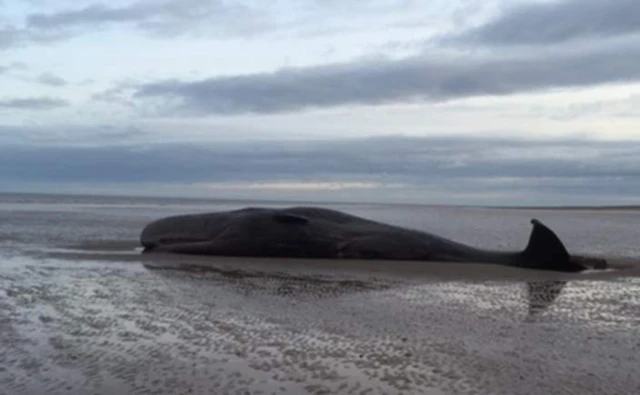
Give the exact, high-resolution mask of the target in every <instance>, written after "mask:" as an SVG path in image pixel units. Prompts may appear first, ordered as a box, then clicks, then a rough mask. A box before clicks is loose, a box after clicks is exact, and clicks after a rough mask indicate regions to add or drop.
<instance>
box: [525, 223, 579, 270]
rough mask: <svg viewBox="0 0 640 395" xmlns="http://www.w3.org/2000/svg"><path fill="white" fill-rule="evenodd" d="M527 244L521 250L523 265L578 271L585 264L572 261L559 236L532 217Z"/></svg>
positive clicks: (535, 267)
mask: <svg viewBox="0 0 640 395" xmlns="http://www.w3.org/2000/svg"><path fill="white" fill-rule="evenodd" d="M531 223H532V224H533V230H532V231H531V236H530V237H529V244H528V245H527V248H526V249H525V250H524V251H523V252H522V258H523V260H524V265H525V266H526V267H529V268H532V269H540V270H555V271H561V272H579V271H582V270H584V269H586V267H585V266H583V265H581V264H579V263H577V262H574V261H573V260H572V259H571V256H570V255H569V253H568V252H567V249H566V248H565V247H564V244H562V241H560V238H558V236H557V235H556V234H555V233H554V232H553V231H552V230H551V229H549V228H548V227H546V226H545V225H544V224H543V223H542V222H540V221H538V220H537V219H535V218H534V219H532V220H531Z"/></svg>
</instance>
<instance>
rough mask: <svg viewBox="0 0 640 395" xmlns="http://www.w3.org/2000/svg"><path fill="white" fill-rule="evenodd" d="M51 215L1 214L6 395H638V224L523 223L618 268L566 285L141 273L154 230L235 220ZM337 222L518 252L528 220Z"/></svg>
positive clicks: (177, 261) (61, 210) (267, 266)
mask: <svg viewBox="0 0 640 395" xmlns="http://www.w3.org/2000/svg"><path fill="white" fill-rule="evenodd" d="M43 199H44V197H38V196H35V197H34V196H26V197H23V198H22V200H19V199H17V198H16V197H15V196H12V197H11V198H6V197H5V198H4V201H2V199H0V202H2V203H0V334H1V341H2V344H1V348H0V394H7V395H13V394H16V395H18V394H112V393H123V394H227V393H229V394H235V393H238V394H241V393H251V394H271V393H293V394H304V393H312V394H322V393H327V394H328V393H339V394H342V393H344V394H361V393H362V394H376V393H380V394H400V393H403V394H452V393H454V394H455V393H458V394H487V393H491V394H540V393H567V394H573V393H575V394H579V393H580V394H628V393H636V392H638V390H640V378H638V376H637V374H636V369H637V366H639V365H640V329H639V328H640V296H639V295H640V278H639V277H638V268H637V266H636V264H635V262H636V258H637V257H638V256H640V254H638V251H637V250H635V249H636V248H638V247H637V245H636V244H634V243H631V240H632V239H635V240H638V238H637V237H638V236H639V235H638V232H640V231H639V230H638V229H639V228H640V226H638V225H640V217H638V216H637V214H636V213H635V212H633V211H630V212H629V213H624V214H623V215H620V214H618V213H616V212H613V213H607V212H603V211H598V212H595V211H593V212H592V211H589V212H581V211H558V212H554V213H550V214H549V215H548V218H547V217H545V216H546V215H547V214H546V212H545V211H535V212H534V213H533V214H535V216H537V217H540V218H541V219H542V220H545V221H546V222H548V223H549V225H550V226H551V227H552V228H553V229H554V230H556V231H557V232H558V233H559V235H560V237H561V239H563V241H565V243H566V244H567V247H568V248H569V250H570V251H572V252H580V253H585V254H594V255H599V256H606V257H613V259H611V261H612V262H614V263H618V262H619V264H616V265H614V267H617V268H618V269H616V270H608V271H599V272H587V273H583V274H577V275H576V274H555V273H553V274H550V273H541V272H536V271H527V270H519V269H511V268H500V267H496V266H492V265H460V264H444V263H433V264H431V265H426V266H425V265H422V266H420V265H418V264H410V263H405V264H403V263H400V262H377V263H372V262H363V261H354V262H340V261H314V262H313V265H307V263H309V262H308V261H305V260H260V259H228V258H216V259H206V257H205V258H204V259H202V258H201V257H188V258H186V257H180V256H157V257H148V256H141V255H140V254H139V251H138V250H136V249H135V248H136V247H137V246H138V245H137V237H138V235H139V232H140V229H141V228H142V226H144V224H145V223H147V222H148V221H150V220H152V219H155V218H160V217H162V216H166V215H167V214H172V213H187V212H194V211H196V212H197V211H214V210H225V209H228V208H230V207H231V208H232V207H235V206H234V204H235V205H236V206H240V207H242V206H246V205H247V204H246V203H245V202H237V203H233V202H231V203H230V202H222V203H221V202H215V201H214V202H198V201H165V200H154V199H148V200H139V199H131V200H127V198H118V199H120V200H118V199H115V198H106V197H101V198H99V197H94V198H82V199H80V198H72V197H71V198H70V197H66V198H65V197H48V198H47V199H48V200H47V201H45V202H43ZM69 199H76V200H73V201H70V200H69ZM16 200H18V201H16ZM261 205H263V204H261ZM333 207H336V206H333ZM337 208H338V209H342V210H345V211H350V212H353V213H355V214H358V215H366V216H368V217H373V218H376V219H379V220H384V221H390V222H395V223H397V224H399V225H404V226H413V227H416V228H420V229H424V230H432V231H439V232H441V233H445V234H447V232H448V234H447V236H449V237H457V238H459V239H463V240H464V241H466V242H469V243H475V244H476V245H483V246H486V245H489V246H494V247H495V248H502V249H518V248H519V247H520V245H521V243H525V242H526V237H527V235H528V232H529V226H528V219H529V217H530V216H532V211H531V210H504V211H502V210H495V209H480V208H455V207H420V206H418V207H415V206H384V205H381V206H375V205H345V206H338V207H337ZM464 224H467V225H468V226H465V225H464ZM520 228H522V229H520ZM634 232H635V233H634ZM185 269H188V270H185Z"/></svg>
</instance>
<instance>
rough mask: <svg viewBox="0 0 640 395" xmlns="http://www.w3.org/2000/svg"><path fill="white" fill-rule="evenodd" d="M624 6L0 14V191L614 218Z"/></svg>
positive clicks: (191, 5)
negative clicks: (586, 210)
mask: <svg viewBox="0 0 640 395" xmlns="http://www.w3.org/2000/svg"><path fill="white" fill-rule="evenodd" d="M639 64H640V1H637V0H433V1H421V0H358V1H355V0H339V1H338V0H322V1H321V0H274V1H268V2H267V1H252V0H138V1H131V0H111V1H108V2H107V1H104V2H101V1H100V0H95V1H88V0H53V1H45V0H0V191H41V192H49V191H57V192H90V193H117V194H123V193H124V194H144V195H153V194H161V195H192V196H204V197H212V198H215V197H224V198H233V197H239V198H256V199H260V198H267V199H272V198H277V199H296V200H298V199H313V200H323V199H327V200H365V201H388V202H412V203H416V202H423V203H456V204H500V205H502V204H508V205H522V204H527V205H529V204H545V205H547V204H558V205H566V204H633V203H638V202H637V199H636V197H637V196H640V159H638V158H640V67H638V65H639Z"/></svg>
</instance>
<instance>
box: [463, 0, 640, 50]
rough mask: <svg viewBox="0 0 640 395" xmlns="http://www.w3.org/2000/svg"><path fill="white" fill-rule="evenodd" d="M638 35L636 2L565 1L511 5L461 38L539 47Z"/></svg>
mask: <svg viewBox="0 0 640 395" xmlns="http://www.w3.org/2000/svg"><path fill="white" fill-rule="evenodd" d="M635 34H640V2H638V1H636V0H565V1H551V2H541V3H524V4H519V5H516V6H512V7H511V8H509V9H507V10H506V11H505V12H504V13H502V14H501V15H500V16H499V17H498V18H496V19H495V20H492V21H490V22H488V23H486V24H484V25H482V26H479V27H477V28H475V29H472V30H470V31H468V32H465V33H463V34H462V35H461V36H460V39H461V41H463V42H464V41H468V42H469V43H473V44H476V45H477V44H489V45H539V44H558V43H564V42H568V41H573V40H585V39H601V38H609V37H615V36H622V35H635Z"/></svg>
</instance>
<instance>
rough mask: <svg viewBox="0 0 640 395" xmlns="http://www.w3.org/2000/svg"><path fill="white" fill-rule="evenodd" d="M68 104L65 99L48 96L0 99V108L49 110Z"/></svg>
mask: <svg viewBox="0 0 640 395" xmlns="http://www.w3.org/2000/svg"><path fill="white" fill-rule="evenodd" d="M68 105H69V103H68V102H67V101H66V100H63V99H57V98H50V97H35V98H33V97H29V98H13V99H0V110H2V109H13V110H51V109H55V108H60V107H65V106H68Z"/></svg>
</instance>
